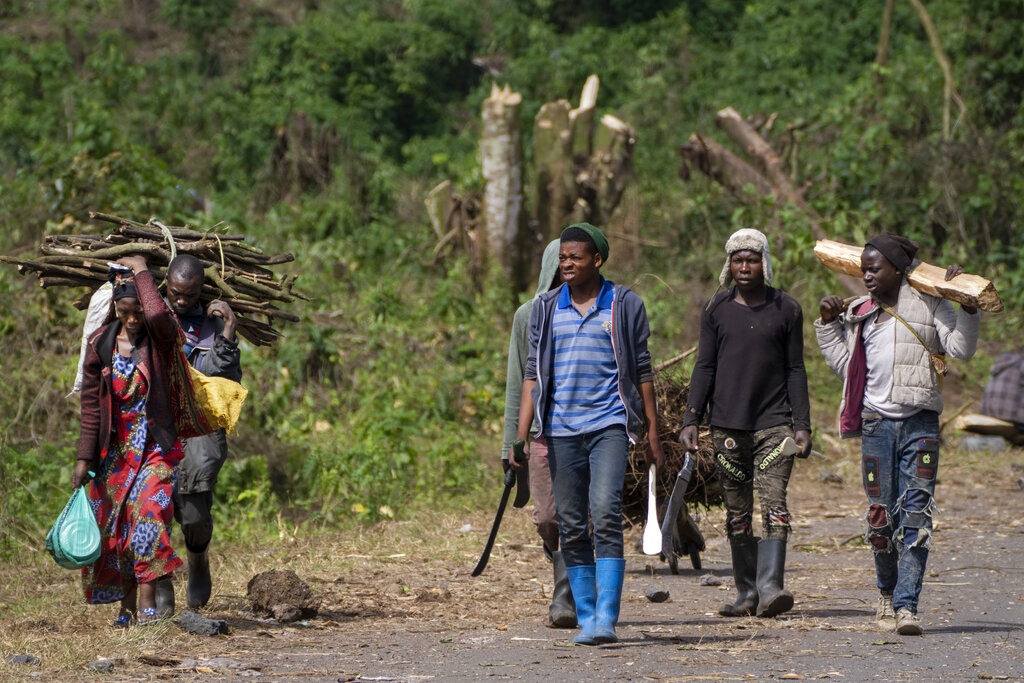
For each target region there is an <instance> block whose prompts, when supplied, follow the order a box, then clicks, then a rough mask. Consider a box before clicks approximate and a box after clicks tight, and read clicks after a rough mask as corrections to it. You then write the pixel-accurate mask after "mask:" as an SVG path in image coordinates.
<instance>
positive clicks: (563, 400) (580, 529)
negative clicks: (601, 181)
mask: <svg viewBox="0 0 1024 683" xmlns="http://www.w3.org/2000/svg"><path fill="white" fill-rule="evenodd" d="M608 251H609V248H608V240H607V239H606V238H605V236H604V234H603V233H602V232H601V231H600V230H598V229H597V228H596V227H594V226H593V225H590V224H589V223H576V224H574V225H570V226H569V227H567V228H566V229H565V230H563V231H562V235H561V237H560V245H559V251H558V262H559V270H560V272H561V275H562V282H563V284H562V286H560V287H557V288H555V289H553V290H551V291H549V292H545V293H543V294H541V295H540V296H538V297H537V298H536V299H535V300H534V305H533V311H532V312H531V315H530V351H529V355H528V357H527V361H526V368H525V370H524V372H523V378H524V379H523V390H522V400H521V402H520V409H519V424H518V428H517V433H516V436H517V438H519V439H523V440H524V441H525V440H527V439H529V436H530V429H531V427H532V426H533V424H534V423H536V425H537V429H538V431H539V432H540V433H541V434H543V435H544V438H545V440H546V441H547V446H548V451H549V457H548V463H549V467H550V469H551V477H552V488H553V490H554V495H555V508H556V510H557V512H558V530H559V542H560V545H561V549H562V555H563V558H564V560H565V565H566V573H567V574H568V575H569V583H570V585H571V586H572V595H573V598H574V600H575V603H576V617H577V620H578V622H579V626H580V633H579V634H578V635H577V636H576V637H575V638H574V639H573V640H574V642H576V643H578V644H582V645H597V644H601V643H614V642H617V641H618V636H617V634H616V632H615V626H616V624H617V622H618V619H619V608H620V606H621V601H622V586H623V580H624V578H625V567H626V560H625V559H624V554H623V539H622V486H623V479H624V477H625V472H626V465H627V462H628V460H629V443H630V442H633V443H635V442H636V441H637V440H638V439H639V438H640V436H641V434H642V432H643V428H644V422H645V421H646V423H647V442H648V445H649V452H648V453H647V459H648V462H649V463H651V464H655V465H656V466H659V467H660V466H663V465H664V462H665V456H664V454H663V452H662V449H661V443H660V441H659V440H658V422H657V404H656V401H655V396H654V371H653V367H652V364H651V355H650V353H649V352H648V350H647V338H648V337H649V336H650V329H649V327H648V324H647V312H646V310H645V308H644V303H643V300H642V299H641V298H640V297H639V296H637V295H636V294H635V293H634V292H632V291H631V290H630V289H629V288H627V287H623V286H622V285H616V284H614V283H612V282H610V281H608V280H605V279H604V277H602V276H601V273H600V269H601V266H602V265H603V264H604V263H605V261H607V259H608ZM526 453H527V456H528V457H529V454H530V445H529V444H527V447H526ZM509 464H510V466H512V467H519V466H520V465H519V464H518V463H516V462H515V459H514V458H511V459H510V460H509ZM591 523H592V524H593V536H591V533H590V524H591ZM595 558H596V559H595Z"/></svg>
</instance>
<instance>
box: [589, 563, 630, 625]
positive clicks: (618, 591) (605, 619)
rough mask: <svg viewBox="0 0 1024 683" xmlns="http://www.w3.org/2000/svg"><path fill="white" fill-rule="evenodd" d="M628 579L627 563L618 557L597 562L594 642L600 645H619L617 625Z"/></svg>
mask: <svg viewBox="0 0 1024 683" xmlns="http://www.w3.org/2000/svg"><path fill="white" fill-rule="evenodd" d="M625 578H626V561H625V560H623V559H621V558H617V557H602V558H599V559H598V560H597V616H596V619H597V626H596V627H595V629H594V641H595V642H597V643H598V644H604V643H617V642H619V637H618V636H617V635H615V625H616V624H617V623H619V607H620V605H621V604H622V582H623V581H624V580H625Z"/></svg>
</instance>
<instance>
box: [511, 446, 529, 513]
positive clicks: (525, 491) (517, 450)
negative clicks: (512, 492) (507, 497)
mask: <svg viewBox="0 0 1024 683" xmlns="http://www.w3.org/2000/svg"><path fill="white" fill-rule="evenodd" d="M523 443H524V442H521V441H519V440H518V439H516V440H515V441H514V442H512V451H513V453H514V454H515V459H516V462H518V463H522V464H521V465H519V469H517V470H516V497H515V498H514V499H513V500H512V507H514V508H521V507H523V506H524V505H526V504H527V503H529V502H530V463H528V462H525V460H526V454H525V453H523Z"/></svg>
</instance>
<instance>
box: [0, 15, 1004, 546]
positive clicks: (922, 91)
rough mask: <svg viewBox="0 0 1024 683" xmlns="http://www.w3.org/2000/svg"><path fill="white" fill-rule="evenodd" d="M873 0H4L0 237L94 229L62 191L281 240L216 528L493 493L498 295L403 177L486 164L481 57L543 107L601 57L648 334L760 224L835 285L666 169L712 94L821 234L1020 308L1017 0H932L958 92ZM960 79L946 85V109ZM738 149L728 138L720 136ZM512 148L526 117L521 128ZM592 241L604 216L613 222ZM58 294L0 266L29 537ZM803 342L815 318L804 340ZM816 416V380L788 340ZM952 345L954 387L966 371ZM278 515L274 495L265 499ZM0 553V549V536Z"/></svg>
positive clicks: (794, 230)
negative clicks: (267, 317)
mask: <svg viewBox="0 0 1024 683" xmlns="http://www.w3.org/2000/svg"><path fill="white" fill-rule="evenodd" d="M882 5H883V3H867V4H865V3H845V4H844V3H834V2H828V1H827V0H793V1H791V2H778V1H777V0H776V1H772V0H751V1H748V2H743V1H742V0H661V1H659V0H641V1H638V0H632V1H630V2H626V1H620V0H604V1H598V0H588V1H587V2H582V3H580V2H569V1H568V0H485V1H483V2H480V1H478V0H345V1H339V0H287V1H281V2H267V1H265V0H215V1H211V0H165V1H164V2H156V1H154V0H142V1H140V0H89V1H87V2H80V1H75V2H72V1H71V0H16V1H14V2H7V3H4V5H3V7H2V8H0V72H2V73H3V74H4V77H3V79H0V179H2V184H3V189H4V191H3V193H2V194H0V225H2V227H3V229H2V231H0V252H2V253H6V254H11V253H26V252H28V251H31V250H32V249H33V248H34V247H35V246H36V245H37V244H38V242H39V240H40V237H41V235H42V234H43V233H44V232H45V231H63V232H84V231H88V230H94V231H95V230H100V228H98V227H95V226H90V225H89V224H88V223H87V222H86V221H85V216H86V212H87V211H88V210H90V209H91V210H100V211H109V212H112V213H116V214H118V215H124V216H131V217H134V218H137V219H140V220H145V219H146V218H148V217H149V216H151V215H155V216H158V217H160V218H162V219H163V220H165V221H167V222H170V223H178V224H180V223H184V222H187V221H190V222H192V223H193V224H195V225H197V226H202V227H208V226H210V225H212V224H213V223H216V222H226V223H228V224H230V225H231V226H232V229H234V230H237V231H242V232H244V233H245V234H246V235H248V236H250V238H252V239H253V240H254V241H256V242H258V243H260V245H261V246H263V247H264V248H265V249H267V250H270V251H291V252H294V253H295V254H296V256H297V258H296V261H295V262H294V264H292V266H291V267H292V269H293V270H294V272H296V273H299V274H300V280H299V282H300V284H304V285H305V287H306V288H307V290H308V291H309V292H310V293H311V294H312V295H313V301H312V302H311V303H310V304H309V305H306V306H304V307H301V308H299V307H296V309H297V310H296V312H298V313H299V314H300V315H301V316H302V318H303V322H302V323H300V324H298V325H293V326H291V327H289V328H287V329H286V330H285V331H286V333H287V338H286V339H285V340H284V341H283V342H282V343H281V344H279V345H278V346H277V347H275V348H272V349H253V348H246V349H245V350H244V358H243V361H244V365H245V368H246V380H245V381H246V383H247V384H248V385H249V387H250V389H251V390H252V391H251V393H250V397H251V398H250V402H249V404H248V406H247V410H246V414H245V416H244V425H243V426H242V429H241V430H240V435H239V436H238V437H237V438H236V439H235V441H233V450H234V458H233V460H232V461H231V463H230V465H229V467H228V468H227V470H226V471H225V473H224V475H223V476H222V485H221V496H222V497H223V498H224V499H226V500H229V501H231V504H230V505H228V506H221V508H220V510H221V514H222V515H223V516H224V519H223V520H222V522H221V523H222V524H227V525H233V526H234V528H236V529H237V530H240V531H243V530H246V529H251V528H254V527H253V526H252V524H251V523H252V522H256V523H257V526H258V524H262V523H267V524H271V525H273V524H277V523H282V522H281V520H282V519H284V520H290V521H291V522H295V521H296V520H313V521H316V522H317V523H325V524H327V523H332V524H333V523H336V522H337V521H339V520H341V519H344V518H351V517H358V518H366V519H374V518H378V517H381V516H385V517H388V516H394V515H397V516H403V515H409V514H412V513H413V512H414V511H415V509H416V506H417V505H434V506H443V505H464V504H471V503H474V502H477V501H479V500H480V498H479V497H478V495H477V494H479V493H481V492H482V491H483V490H487V492H488V493H491V492H492V490H493V488H494V481H493V474H492V473H493V472H494V470H495V467H496V465H495V459H496V457H497V452H498V448H499V441H500V431H501V411H502V408H503V403H504V401H503V395H504V393H503V392H504V386H503V384H504V356H505V350H506V344H507V330H508V325H509V319H510V317H511V312H512V310H513V303H514V302H513V301H512V300H511V299H510V297H509V296H508V293H507V292H506V291H505V290H504V285H503V283H501V282H500V281H499V279H498V278H493V279H491V280H488V281H486V282H485V283H484V285H483V286H482V287H478V286H474V285H473V284H472V283H473V282H474V280H473V278H472V277H470V274H469V272H468V265H467V258H466V254H465V253H462V252H460V251H458V250H455V251H452V250H447V251H442V252H440V254H439V255H438V256H437V257H434V256H433V255H432V250H433V248H434V245H435V244H436V241H437V238H436V236H434V235H433V233H432V231H431V230H430V227H429V224H428V222H427V219H426V216H425V214H424V212H423V210H422V200H423V198H424V196H425V194H426V192H427V191H428V190H429V189H430V188H431V187H432V186H433V185H434V184H436V183H437V182H439V181H441V180H443V179H446V178H449V179H452V180H453V181H455V182H456V184H457V185H458V186H459V187H460V188H462V189H463V190H465V191H471V190H474V189H478V188H479V187H480V183H481V178H480V173H479V168H478V163H477V158H476V141H477V133H478V131H479V110H480V104H481V101H482V99H483V98H484V97H485V95H486V93H487V91H488V90H489V89H490V86H491V84H492V83H493V82H498V83H499V84H505V83H507V84H509V85H510V86H511V88H512V89H514V90H516V91H517V92H519V93H521V94H522V95H523V98H524V106H523V117H524V118H523V124H524V125H523V129H524V133H525V136H526V139H527V143H528V142H529V131H530V125H529V123H530V121H531V120H532V116H533V115H534V114H535V113H536V111H537V110H538V109H539V107H540V106H541V104H543V103H544V102H546V101H549V100H551V99H555V98H559V97H564V98H569V99H572V100H575V99H576V98H577V97H578V93H579V89H580V87H581V86H582V84H583V82H584V80H585V78H586V77H587V75H589V74H591V73H597V74H599V75H600V77H601V93H600V98H599V100H598V106H599V109H600V110H601V111H608V112H614V113H615V114H616V115H617V116H619V117H620V118H622V119H624V120H626V121H629V122H630V123H631V124H632V125H633V126H634V127H635V128H636V129H637V130H638V133H639V143H638V146H637V148H636V179H635V180H636V182H635V186H634V188H633V189H632V190H631V191H630V193H629V195H628V197H627V202H626V208H625V209H624V210H622V211H621V212H620V214H619V216H618V217H617V218H616V221H617V224H616V225H613V226H610V227H611V228H612V229H617V228H619V227H621V226H622V225H625V224H629V225H633V226H636V225H639V226H642V229H641V230H640V231H639V232H640V234H641V237H642V240H643V244H644V245H650V246H646V247H638V248H636V249H635V253H634V256H633V258H630V259H623V258H621V257H620V258H619V259H618V260H617V259H616V257H615V253H616V251H615V248H614V246H613V258H612V259H611V260H610V262H609V266H608V268H609V274H610V276H611V277H612V278H613V279H618V280H621V281H625V282H627V283H629V284H631V285H634V286H635V287H636V288H637V289H638V290H639V291H640V292H641V293H642V294H644V295H645V297H646V298H647V300H648V308H649V310H650V312H651V318H652V327H653V332H654V340H653V342H652V343H653V348H654V353H655V355H656V356H657V357H659V358H666V357H669V356H671V355H673V354H674V353H676V352H678V351H681V350H682V349H684V348H687V347H689V346H690V345H692V344H693V343H694V342H695V340H696V329H695V325H694V324H693V323H694V322H695V320H696V313H695V311H694V304H696V302H698V301H700V300H701V299H702V298H703V297H706V296H707V295H708V294H709V293H710V287H711V284H710V283H711V282H712V281H713V278H714V276H715V275H716V274H717V270H718V268H719V263H720V258H721V257H720V248H721V247H720V245H721V243H722V241H723V240H724V237H725V236H726V235H727V234H728V233H729V232H730V231H731V230H732V229H734V228H735V227H738V226H741V225H748V224H751V223H757V224H760V225H763V226H765V229H766V231H768V232H770V233H771V234H772V237H773V242H774V244H775V245H776V258H777V261H778V263H777V266H776V268H777V271H778V272H779V283H780V284H781V285H782V286H783V287H785V288H787V289H789V290H790V291H792V292H793V293H794V294H796V295H797V296H798V297H799V298H800V299H801V301H802V302H803V304H804V306H805V313H806V315H805V317H807V318H812V317H813V313H814V311H815V309H816V301H817V298H818V297H819V296H820V295H821V294H823V293H825V292H827V291H830V290H831V289H833V288H834V287H835V280H834V278H833V277H832V276H831V275H830V274H829V273H827V272H824V271H823V269H821V268H820V266H818V265H817V264H816V262H815V260H814V258H813V256H812V255H811V253H810V247H811V246H812V245H813V238H812V237H811V232H810V226H809V224H808V222H807V219H806V216H805V214H803V213H802V212H800V211H796V210H794V209H793V208H792V207H789V206H787V205H785V204H780V203H776V202H773V201H761V202H741V201H739V200H738V199H736V198H734V197H731V196H729V195H728V194H727V193H725V191H724V190H722V189H721V188H720V187H718V186H716V185H714V184H713V183H711V182H710V181H708V180H706V179H703V178H701V177H693V176H691V178H690V179H689V181H687V182H684V181H683V180H681V179H680V178H679V175H678V173H679V165H680V161H679V156H678V154H677V152H676V150H677V148H678V146H679V145H680V144H681V143H682V142H684V141H685V140H686V139H687V138H688V137H689V135H690V134H691V133H692V132H694V131H701V132H704V133H707V134H710V135H714V136H716V137H717V138H718V139H720V140H722V141H723V142H724V141H725V139H726V138H725V135H724V134H722V133H720V132H718V131H716V130H715V129H714V125H713V118H714V113H715V112H716V111H718V110H719V109H721V108H723V107H725V106H732V107H735V108H736V109H737V110H739V111H740V112H742V113H744V114H745V115H751V116H753V115H767V114H775V115H777V118H776V120H775V121H776V122H775V125H774V127H773V128H771V129H770V130H768V131H767V133H766V135H768V137H769V139H770V141H771V142H772V144H773V145H775V146H776V148H777V149H779V150H780V151H783V152H784V153H785V156H786V162H787V168H789V169H790V172H791V175H792V177H793V180H794V182H795V184H796V185H797V186H800V187H804V188H805V194H806V197H807V199H808V201H809V202H810V204H811V206H812V207H813V208H814V210H815V211H816V212H818V213H819V214H820V215H821V216H822V218H823V221H824V227H825V230H826V231H827V232H828V233H829V234H830V236H832V237H834V238H836V239H842V240H846V241H852V242H858V241H861V240H863V239H864V238H865V236H867V235H868V234H870V233H873V232H876V231H879V230H882V229H892V230H897V231H900V232H903V233H904V234H907V235H909V236H911V237H913V238H915V239H917V240H919V241H920V242H921V243H922V245H923V247H924V253H925V254H927V255H928V256H929V257H930V260H932V261H934V262H939V263H946V262H953V261H958V262H961V263H962V264H964V265H965V266H966V267H967V268H968V269H969V270H972V271H974V272H980V273H984V274H986V275H987V276H989V277H990V278H992V279H993V280H995V281H996V284H997V285H998V287H999V289H1000V292H1001V294H1002V295H1003V298H1004V301H1005V302H1006V303H1007V304H1008V306H1009V310H1008V312H1007V313H1004V314H1003V316H1004V318H1003V320H1002V322H1001V324H999V325H991V326H988V327H990V328H991V330H988V329H987V330H986V334H989V335H990V336H991V337H994V339H995V342H996V343H997V344H998V343H999V342H1000V341H1001V339H1002V338H1001V335H1007V336H1006V338H1005V339H1003V341H1009V340H1010V339H1012V337H1010V336H1008V335H1011V334H1012V330H1013V329H1014V327H1015V326H1014V325H1012V324H1006V323H1007V319H1009V320H1011V321H1019V319H1020V312H1021V310H1022V309H1024V294H1022V291H1024V290H1022V287H1021V285H1022V284H1024V281H1022V276H1021V272H1020V268H1019V264H1020V261H1021V259H1022V258H1024V244H1022V243H1021V242H1020V240H1018V239H1016V233H1015V229H1016V228H1015V226H1017V225H1019V224H1020V223H1021V221H1022V219H1024V206H1022V204H1021V197H1024V177H1022V176H1021V174H1020V173H1019V172H1018V171H1019V169H1020V168H1021V167H1022V164H1024V135H1022V133H1021V129H1022V123H1024V121H1022V108H1021V98H1022V93H1024V87H1022V85H1021V84H1022V83H1024V73H1022V72H1024V57H1022V55H1024V36H1022V35H1021V33H1020V31H1018V30H1016V27H1017V25H1018V24H1019V17H1020V12H1021V5H1020V3H1019V2H1007V1H1006V0H977V1H976V2H973V3H970V4H969V5H967V4H964V3H960V2H954V1H953V0H936V1H934V2H930V3H928V9H929V11H930V13H931V18H932V19H933V20H934V22H935V25H936V27H937V31H938V34H939V35H940V37H941V39H942V44H943V47H944V49H945V51H946V53H947V54H948V55H949V58H950V61H951V64H952V70H953V75H954V77H955V84H956V88H957V98H958V99H957V101H956V102H955V103H954V106H953V114H954V118H955V120H954V125H953V127H952V133H951V135H950V136H949V138H948V139H944V138H943V136H942V126H941V117H942V109H943V104H944V101H943V75H942V72H941V70H940V69H939V66H938V63H937V61H936V57H935V54H934V53H933V50H932V47H931V45H930V44H929V41H928V38H927V36H926V34H925V31H924V29H923V28H922V23H921V20H920V18H919V17H918V16H917V14H916V13H915V12H914V11H913V9H912V8H911V6H910V4H909V3H903V2H897V3H896V11H895V14H894V19H893V24H892V39H891V42H890V45H889V50H888V54H887V57H886V59H885V62H884V64H880V63H878V61H877V58H876V55H877V47H878V39H879V38H878V37H879V33H880V27H881V23H882ZM961 103H962V106H961ZM297 121H302V122H305V123H306V124H307V125H308V127H309V129H311V130H313V131H314V132H316V133H317V134H318V135H320V136H321V138H319V139H322V140H325V141H328V142H326V143H324V145H323V148H324V149H326V150H327V151H328V152H330V153H328V154H325V156H324V158H325V159H326V160H327V161H326V162H325V163H324V164H322V165H321V167H319V170H320V171H321V173H320V174H319V175H315V176H303V175H289V174H288V173H286V172H285V171H287V169H285V171H282V168H281V167H280V165H279V164H278V165H275V159H276V158H277V157H275V150H280V149H281V143H282V140H286V139H287V140H294V139H295V138H294V136H293V137H289V134H291V133H294V132H295V131H296V130H297V129H296V122H297ZM737 151H739V150H737ZM526 152H527V154H528V155H529V153H530V150H529V144H527V150H526ZM613 245H614V242H613ZM77 296H78V294H77V293H74V294H72V293H71V292H69V291H61V290H49V291H41V290H38V289H37V288H35V287H34V286H33V285H32V283H30V282H27V281H25V280H21V279H19V277H18V275H17V274H16V273H15V272H13V269H10V268H4V270H3V271H0V338H2V340H3V348H4V353H3V357H2V359H0V367H2V371H3V374H4V376H5V378H6V385H7V391H5V392H4V394H3V397H2V398H0V415H2V416H3V422H2V424H0V477H2V478H0V501H2V502H0V527H2V528H3V529H4V531H3V534H4V535H5V536H4V539H5V541H6V545H5V549H6V550H10V548H11V547H12V545H11V544H12V543H13V544H21V543H34V542H35V541H36V540H37V539H39V538H41V533H40V531H41V530H42V528H43V526H45V523H46V519H47V517H48V516H49V514H50V512H51V511H55V510H57V509H58V508H59V507H60V505H61V503H62V501H61V497H62V495H61V491H63V489H64V486H65V482H66V481H67V480H68V476H69V473H70V467H71V465H70V456H69V453H70V450H71V448H72V447H73V444H74V443H75V439H76V432H77V410H76V405H75V402H74V401H73V400H65V399H64V398H63V396H64V394H65V393H66V391H67V388H68V387H69V386H70V384H71V382H72V380H73V376H74V372H75V364H76V362H77V352H78V344H79V339H78V330H79V328H80V324H81V314H80V313H78V312H77V311H76V310H75V309H74V308H73V307H72V306H71V301H72V299H74V298H76V297H77ZM808 339H809V340H810V336H808ZM808 361H809V363H810V364H811V372H812V374H813V375H814V376H815V377H816V378H820V379H821V382H820V383H819V382H816V388H817V387H819V386H820V387H821V389H820V390H816V396H815V402H816V412H819V413H820V419H821V422H822V424H821V425H820V426H821V427H822V428H827V427H829V426H830V425H829V423H828V420H829V419H830V418H831V411H832V410H833V409H834V404H835V399H836V392H837V389H838V387H836V386H835V383H834V382H831V381H830V380H828V379H826V378H825V372H824V370H823V369H822V367H821V366H820V363H819V362H818V361H817V356H816V354H815V353H814V349H813V342H811V343H810V345H809V349H808ZM983 370H984V368H982V367H977V364H975V366H972V367H969V368H967V369H965V370H964V373H965V374H964V375H963V377H962V381H963V384H964V386H965V388H966V389H965V390H967V391H972V390H973V391H976V390H977V387H978V386H980V383H982V382H983V381H984V378H983ZM278 510H280V511H281V515H280V517H279V516H278V515H277V511H278ZM0 550H2V549H0Z"/></svg>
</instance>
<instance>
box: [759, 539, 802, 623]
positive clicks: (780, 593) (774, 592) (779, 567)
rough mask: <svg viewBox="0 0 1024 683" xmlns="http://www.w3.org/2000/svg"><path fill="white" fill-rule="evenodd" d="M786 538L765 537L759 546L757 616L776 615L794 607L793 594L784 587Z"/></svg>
mask: <svg viewBox="0 0 1024 683" xmlns="http://www.w3.org/2000/svg"><path fill="white" fill-rule="evenodd" d="M785 573H786V539H784V538H763V539H761V542H760V543H759V544H758V547H757V593H758V604H757V616H759V617H774V616H776V615H777V614H782V613H783V612H788V611H789V610H791V609H793V594H792V593H790V592H789V591H787V590H786V589H785V588H783V587H782V585H783V575H784V574H785Z"/></svg>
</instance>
